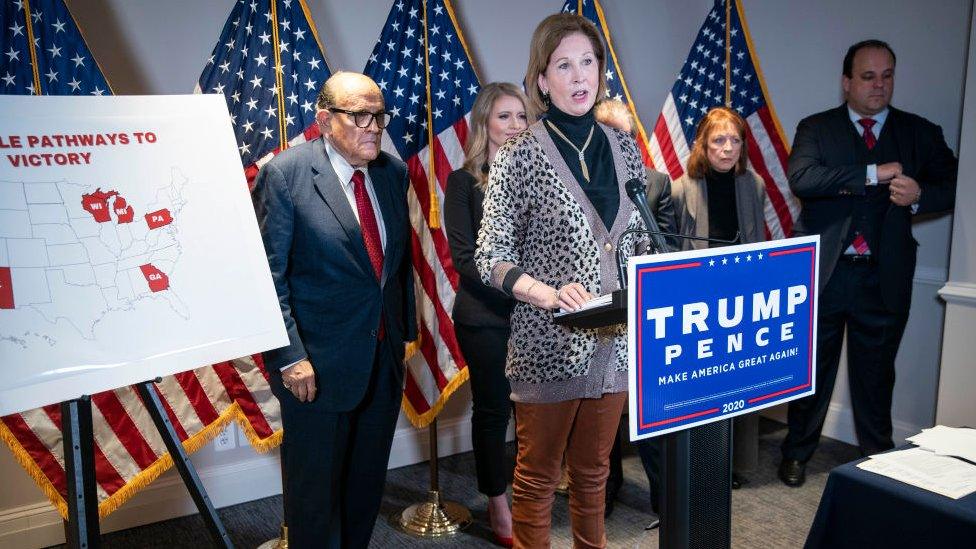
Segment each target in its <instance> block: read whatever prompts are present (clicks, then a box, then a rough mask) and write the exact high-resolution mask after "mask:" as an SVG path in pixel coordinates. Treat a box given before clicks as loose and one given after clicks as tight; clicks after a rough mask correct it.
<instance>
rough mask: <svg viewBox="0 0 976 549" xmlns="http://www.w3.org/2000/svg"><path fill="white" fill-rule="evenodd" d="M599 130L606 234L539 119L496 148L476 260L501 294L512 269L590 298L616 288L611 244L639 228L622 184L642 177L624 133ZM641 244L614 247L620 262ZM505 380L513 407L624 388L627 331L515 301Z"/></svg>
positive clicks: (633, 240) (634, 239) (632, 241)
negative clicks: (582, 324)
mask: <svg viewBox="0 0 976 549" xmlns="http://www.w3.org/2000/svg"><path fill="white" fill-rule="evenodd" d="M600 128H602V129H603V131H604V132H605V133H606V134H607V138H608V140H609V142H610V148H611V152H612V154H613V163H614V168H615V169H616V172H617V184H618V189H619V193H620V202H619V204H620V206H619V209H618V211H617V216H616V219H615V221H614V223H613V226H612V227H610V230H609V231H608V230H607V227H606V226H605V225H604V223H603V221H602V220H601V219H600V216H599V215H598V214H597V212H596V210H595V209H594V208H593V206H592V204H591V203H590V201H589V200H588V199H587V198H586V194H585V192H584V191H583V188H582V187H581V186H580V184H579V182H577V181H576V179H575V178H574V177H573V175H572V172H571V171H570V170H569V166H568V165H567V164H566V162H565V160H564V159H563V157H562V155H560V154H559V151H558V149H557V148H556V144H555V143H554V142H553V140H552V138H551V137H550V135H549V132H547V131H546V129H545V127H543V126H542V122H541V121H539V122H536V123H535V124H533V125H532V126H530V127H529V129H528V130H526V131H524V132H522V133H521V134H519V135H517V136H515V137H513V138H512V139H510V140H509V141H508V142H507V143H506V144H505V145H503V146H502V147H501V148H500V149H499V150H498V153H497V154H496V156H495V160H494V161H493V162H492V165H491V170H490V172H489V182H488V191H487V193H486V195H485V201H484V212H485V213H484V218H483V220H482V223H481V230H480V231H479V233H478V248H477V251H476V253H475V261H476V263H477V267H478V270H479V272H480V274H481V277H482V280H483V281H484V282H485V284H488V285H491V286H494V287H495V288H499V289H502V282H503V281H504V280H505V275H506V274H507V273H508V272H509V271H510V270H511V269H513V268H520V269H522V270H524V271H525V272H526V273H528V274H529V275H531V276H532V277H533V278H535V279H537V280H539V281H541V282H544V283H546V284H548V285H550V286H552V287H554V288H559V287H561V286H563V285H564V284H568V283H569V282H574V281H575V282H579V283H581V284H582V285H583V286H584V287H585V288H586V289H587V291H589V292H590V293H591V294H593V295H603V294H606V293H609V292H612V291H613V290H616V289H618V288H619V287H620V284H619V282H618V280H617V268H616V255H617V254H616V248H615V246H616V242H617V238H618V237H619V236H620V235H621V234H622V233H623V232H624V231H625V230H627V229H643V228H644V224H643V222H642V221H641V220H640V215H639V214H638V213H637V210H636V209H635V208H634V206H633V203H632V202H631V201H630V199H629V198H628V197H627V193H626V190H625V184H626V182H627V181H629V180H631V179H633V178H640V179H641V180H642V181H643V180H644V179H645V174H646V172H645V169H644V164H643V162H642V160H641V155H640V153H639V152H638V150H637V146H636V143H635V142H634V139H633V138H632V137H631V136H630V135H628V134H626V133H624V132H621V131H619V130H615V129H612V128H609V127H607V126H604V125H603V124H600ZM646 245H647V241H646V238H640V237H638V236H636V235H634V234H631V235H628V236H627V237H626V238H624V240H623V241H622V242H621V246H622V247H623V249H624V250H627V251H628V252H627V253H628V255H630V254H631V253H633V252H634V250H635V247H637V246H640V249H643V247H644V246H646ZM505 375H506V376H507V377H508V379H509V382H510V383H511V387H512V400H514V401H516V402H526V403H546V402H561V401H565V400H570V399H575V398H599V397H600V396H602V395H603V394H607V393H618V392H622V391H625V390H627V327H626V325H625V324H619V325H616V326H610V327H605V328H600V329H576V328H568V327H565V326H559V325H557V324H555V323H553V319H552V312H551V311H548V310H543V309H539V308H537V307H535V306H533V305H530V304H528V303H524V302H518V303H517V304H516V306H515V310H514V311H513V312H512V333H511V338H510V340H509V344H508V356H507V360H506V366H505Z"/></svg>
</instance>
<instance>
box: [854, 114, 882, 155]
mask: <svg viewBox="0 0 976 549" xmlns="http://www.w3.org/2000/svg"><path fill="white" fill-rule="evenodd" d="M857 123H858V124H860V125H861V126H862V127H863V128H864V133H863V134H862V137H864V144H865V145H867V147H868V150H869V151H870V150H871V149H873V148H874V146H875V145H877V144H878V139H877V138H876V137H874V132H873V131H871V128H873V127H874V125H875V124H877V123H878V121H877V120H875V119H873V118H862V119H860V120H858V121H857Z"/></svg>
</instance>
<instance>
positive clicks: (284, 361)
mask: <svg viewBox="0 0 976 549" xmlns="http://www.w3.org/2000/svg"><path fill="white" fill-rule="evenodd" d="M316 121H317V123H318V126H319V128H320V129H321V130H322V135H323V137H322V138H319V139H316V140H314V141H311V142H308V143H304V144H302V145H299V146H296V147H293V148H291V149H288V150H285V151H284V152H282V153H281V154H279V155H278V156H276V157H274V158H273V159H272V160H271V161H270V162H268V163H267V164H266V165H265V166H264V167H263V168H262V169H261V171H260V173H259V174H258V177H257V180H256V184H255V188H254V202H255V209H256V211H257V216H258V221H259V224H260V227H261V235H262V237H263V238H264V246H265V250H266V251H267V254H268V262H269V263H270V265H271V274H272V277H273V278H274V283H275V287H276V289H277V291H278V299H279V301H280V302H281V313H282V315H283V316H284V320H285V327H286V328H287V330H288V339H289V345H288V346H287V347H282V348H280V349H275V350H273V351H269V352H267V353H265V354H264V358H265V363H266V365H267V367H268V371H269V373H270V375H271V388H272V390H273V391H274V394H275V396H277V397H278V400H279V401H280V402H281V411H282V421H283V423H284V443H283V445H282V466H283V471H284V504H285V523H286V524H287V525H288V534H289V536H288V538H289V545H290V546H291V547H294V548H305V547H330V548H333V547H334V548H338V547H342V548H360V547H366V546H367V545H368V544H369V538H370V535H371V534H372V530H373V524H374V522H375V521H376V515H377V513H378V512H379V506H380V500H381V498H382V493H383V484H384V482H385V478H386V468H387V462H388V461H389V455H390V447H391V445H392V441H393V432H394V428H395V426H396V421H397V417H398V414H399V410H400V400H401V395H402V383H403V355H404V349H405V347H404V342H405V341H409V340H412V339H414V338H415V336H416V329H417V328H416V318H415V313H414V307H415V305H414V294H413V282H412V276H411V269H410V236H409V234H410V231H409V225H408V215H407V203H406V191H407V184H408V179H407V171H406V166H405V165H404V164H403V162H401V161H399V160H396V159H394V158H393V157H391V156H389V155H387V154H386V153H384V152H380V136H381V134H382V132H383V128H385V127H386V123H387V122H388V121H389V114H388V113H386V112H385V111H384V104H383V95H382V94H381V93H380V90H379V88H378V87H377V86H376V84H375V83H374V82H373V81H372V80H370V79H369V78H367V77H366V76H363V75H361V74H355V73H348V72H342V73H337V74H335V75H334V76H332V77H331V78H330V79H329V80H328V81H327V82H326V83H325V85H324V86H323V87H322V92H321V93H320V94H319V98H318V102H317V112H316Z"/></svg>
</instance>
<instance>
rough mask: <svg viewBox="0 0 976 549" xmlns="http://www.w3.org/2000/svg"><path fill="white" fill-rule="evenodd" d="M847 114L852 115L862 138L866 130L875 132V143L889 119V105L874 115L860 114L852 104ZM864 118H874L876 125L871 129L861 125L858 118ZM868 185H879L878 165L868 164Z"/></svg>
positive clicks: (853, 122) (855, 127)
mask: <svg viewBox="0 0 976 549" xmlns="http://www.w3.org/2000/svg"><path fill="white" fill-rule="evenodd" d="M847 114H848V115H849V116H850V117H851V123H852V124H854V129H856V130H857V134H858V135H860V136H861V137H862V138H863V137H864V132H868V131H869V132H871V133H872V134H874V141H875V143H877V142H878V138H880V137H881V128H883V127H884V123H885V120H887V119H888V107H885V109H884V110H883V111H881V112H879V113H878V114H875V115H872V116H861V115H860V114H858V113H856V112H854V109H852V108H851V106H850V105H848V106H847ZM862 118H870V119H872V120H874V127H872V128H871V129H870V130H869V129H867V128H865V127H864V126H862V125H861V123H860V122H858V120H860V119H862ZM866 184H867V185H877V184H878V165H877V164H868V170H867V183H866Z"/></svg>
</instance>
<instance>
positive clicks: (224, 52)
mask: <svg viewBox="0 0 976 549" xmlns="http://www.w3.org/2000/svg"><path fill="white" fill-rule="evenodd" d="M330 74H331V72H330V71H329V65H328V63H327V62H326V60H325V54H324V53H323V49H322V45H321V43H319V39H318V35H317V34H316V32H315V25H313V24H312V16H311V15H310V14H309V11H308V6H306V5H305V1H304V0H246V1H245V0H238V2H237V3H236V4H235V5H234V8H233V9H232V10H231V13H230V16H229V17H228V18H227V22H226V23H225V24H224V29H223V31H221V33H220V38H218V39H217V45H216V46H215V47H214V50H213V53H212V54H211V55H210V58H209V59H208V60H207V65H206V67H204V69H203V74H201V75H200V80H199V81H198V82H197V86H196V90H195V91H197V92H202V93H220V94H223V95H224V97H225V98H226V99H227V110H228V111H230V117H231V121H232V122H233V125H234V134H235V136H236V137H237V146H238V150H239V151H240V153H241V162H242V163H243V164H244V172H245V175H246V177H247V181H248V183H249V184H253V181H254V177H255V176H256V175H257V173H258V170H259V169H260V168H261V166H263V165H264V164H265V163H266V162H267V161H268V160H270V159H271V158H272V157H273V156H274V155H276V154H278V152H280V151H281V150H282V149H285V148H287V147H289V146H293V145H298V144H300V143H304V142H305V141H308V140H311V139H315V138H316V137H318V136H319V129H318V126H317V125H316V124H315V100H316V98H317V96H318V93H319V90H320V89H321V88H322V84H323V83H324V82H325V81H326V80H327V79H328V78H329V75H330Z"/></svg>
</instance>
